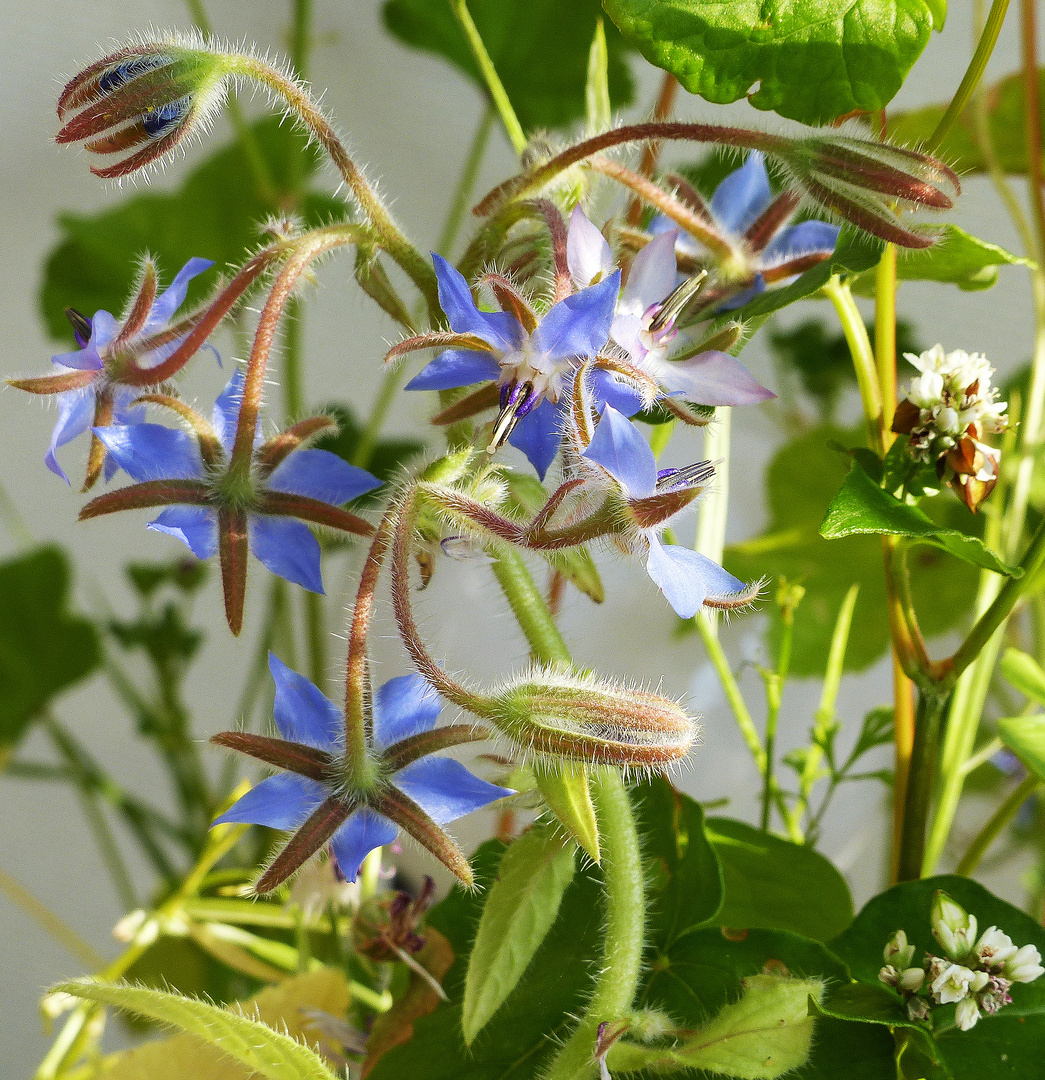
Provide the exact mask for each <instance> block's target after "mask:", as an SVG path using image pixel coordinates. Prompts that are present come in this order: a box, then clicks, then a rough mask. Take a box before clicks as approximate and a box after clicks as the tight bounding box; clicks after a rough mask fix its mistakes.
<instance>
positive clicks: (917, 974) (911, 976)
mask: <svg viewBox="0 0 1045 1080" xmlns="http://www.w3.org/2000/svg"><path fill="white" fill-rule="evenodd" d="M924 982H925V969H924V968H917V967H912V968H906V969H905V970H904V971H901V972H900V977H899V979H898V985H899V988H900V989H901V990H905V991H906V992H907V993H909V994H916V993H918V991H919V990H921V988H922V984H923V983H924Z"/></svg>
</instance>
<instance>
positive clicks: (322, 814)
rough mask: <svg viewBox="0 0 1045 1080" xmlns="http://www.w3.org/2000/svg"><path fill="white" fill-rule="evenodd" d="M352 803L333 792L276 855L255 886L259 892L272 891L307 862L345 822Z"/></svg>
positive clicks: (350, 811)
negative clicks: (335, 795)
mask: <svg viewBox="0 0 1045 1080" xmlns="http://www.w3.org/2000/svg"><path fill="white" fill-rule="evenodd" d="M351 813H352V807H351V806H346V805H345V804H344V803H343V802H341V800H340V799H336V798H334V797H333V796H331V797H330V798H329V799H327V800H325V801H324V802H323V803H321V804H320V806H319V808H318V809H317V810H316V811H315V812H314V813H313V814H312V816H311V817H310V818H309V819H308V821H306V822H305V824H304V825H302V826H301V828H300V829H298V830H297V832H295V833H294V835H293V836H292V837H291V838H290V842H289V843H288V844H287V846H286V847H285V848H284V849H283V850H282V851H281V852H280V853H279V854H278V855H277V856H276V858H275V860H274V861H273V863H272V865H271V866H270V867H269V868H268V869H267V870H266V871H265V873H264V874H262V875H261V879H260V880H259V881H258V883H257V885H255V886H254V889H255V891H256V892H259V893H267V892H271V891H272V890H273V889H274V888H275V887H276V886H277V885H281V884H282V883H283V882H284V881H286V880H287V878H288V877H290V875H291V874H293V873H294V871H295V870H297V869H298V868H299V867H300V866H303V865H304V864H305V863H306V862H307V861H308V860H309V859H310V858H312V856H313V855H315V853H316V852H317V851H319V849H320V848H321V847H322V846H323V845H324V844H325V843H326V842H327V841H328V840H329V839H330V838H331V837H332V836H333V835H334V833H335V832H337V830H338V829H339V828H340V827H341V826H342V825H343V824H344V823H345V820H346V819H347V817H348V815H349V814H351Z"/></svg>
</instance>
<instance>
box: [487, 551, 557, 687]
mask: <svg viewBox="0 0 1045 1080" xmlns="http://www.w3.org/2000/svg"><path fill="white" fill-rule="evenodd" d="M493 572H494V576H495V577H496V578H497V581H498V583H499V584H500V586H501V589H502V591H503V592H504V595H505V597H506V598H507V600H508V604H509V606H510V607H511V609H512V614H513V615H514V616H515V619H516V622H518V624H519V628H520V629H521V630H522V632H523V634H524V635H525V637H526V640H527V642H528V643H529V646H530V651H531V653H532V654H533V657H534V659H535V660H538V661H540V662H541V663H545V664H549V663H551V664H563V665H566V666H570V665H571V663H572V661H571V658H570V651H569V649H568V648H567V647H566V642H565V641H564V640H563V637H562V634H560V633H559V628H558V627H557V626H556V625H555V620H554V619H553V618H552V614H551V612H550V611H549V610H548V604H547V602H546V601H545V599H544V596H543V595H542V594H541V590H540V589H539V588H538V587H537V584H536V582H535V581H534V580H533V575H532V574H531V573H530V571H529V568H528V567H527V566H526V563H525V562H524V561H523V559H522V556H521V555H519V554H518V553H517V552H515V551H511V550H508V549H506V550H504V551H500V552H499V553H498V554H497V557H496V558H495V559H494V561H493Z"/></svg>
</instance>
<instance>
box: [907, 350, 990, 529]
mask: <svg viewBox="0 0 1045 1080" xmlns="http://www.w3.org/2000/svg"><path fill="white" fill-rule="evenodd" d="M905 356H906V358H907V359H908V360H909V361H910V362H911V363H912V364H913V365H914V366H915V367H916V368H917V369H918V371H919V372H920V374H919V375H917V376H915V377H914V378H913V379H912V380H911V388H910V391H909V393H908V395H907V397H906V398H905V399H904V400H903V401H901V402H900V404H899V405H898V406H897V409H896V413H895V415H894V417H893V425H892V429H893V431H895V432H897V433H898V434H902V435H907V436H908V453H909V454H910V456H911V457H912V458H913V459H914V460H915V461H920V462H924V463H926V464H930V465H935V466H936V471H937V475H938V476H939V477H940V479H941V480H946V481H947V482H948V483H949V484H950V485H951V487H953V488H954V490H955V491H956V492H957V493H958V495H959V496H960V497H961V498H962V500H963V501H964V502H965V504H966V505H967V506H968V507H969V509H970V510H973V511H975V510H976V509H977V507H978V506H979V505H980V503H982V502H983V500H984V499H986V498H987V496H988V495H990V493H991V491H992V490H993V489H994V485H995V484H996V483H997V480H998V463H999V457H1000V455H999V453H998V451H997V450H995V449H994V448H993V447H991V446H988V445H987V444H986V443H984V442H983V441H982V440H983V438H984V437H985V436H986V435H998V434H1001V433H1002V432H1003V431H1005V429H1006V428H1007V427H1008V423H1009V418H1008V416H1007V415H1006V411H1005V410H1006V407H1007V406H1006V403H1005V402H1004V401H998V400H997V395H998V391H997V389H996V388H995V387H993V386H991V377H992V376H993V375H994V368H992V367H991V366H990V364H989V363H988V362H987V359H986V357H985V356H983V355H982V353H971V354H970V353H967V352H965V351H964V350H963V349H956V350H954V351H953V352H949V353H945V352H944V351H943V346H942V345H939V344H937V345H934V346H933V347H932V348H931V349H929V350H928V351H927V352H923V353H922V354H921V355H920V356H915V355H914V354H913V353H905Z"/></svg>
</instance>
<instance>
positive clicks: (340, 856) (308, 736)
mask: <svg viewBox="0 0 1045 1080" xmlns="http://www.w3.org/2000/svg"><path fill="white" fill-rule="evenodd" d="M269 670H270V671H271V673H272V678H273V681H274V682H275V684H276V695H275V704H274V713H273V715H274V718H275V721H276V726H277V728H278V729H279V733H280V736H281V738H279V739H273V738H268V737H266V736H262V735H254V734H251V733H249V732H235V731H227V732H223V733H222V734H220V735H216V736H214V739H213V740H212V741H214V742H216V743H218V744H219V745H221V746H225V747H229V748H231V749H234V750H239V751H241V752H242V753H246V754H249V755H251V756H252V757H255V758H258V759H260V760H262V761H265V762H267V763H269V764H271V765H275V766H277V767H278V768H280V769H281V770H283V771H281V772H278V773H276V774H275V775H274V776H270V777H268V778H267V779H265V780H262V781H261V783H260V784H258V785H257V786H256V787H254V788H252V789H251V790H250V791H248V792H247V794H246V795H244V796H243V797H242V798H241V799H239V800H238V801H237V802H236V803H235V804H234V805H233V806H232V807H230V809H229V810H227V811H226V812H225V813H224V814H222V815H221V816H220V817H218V818H217V819H215V821H214V824H215V825H219V824H222V823H223V822H240V823H248V824H252V825H266V826H268V827H269V828H271V829H282V830H287V831H291V830H293V831H294V835H293V836H292V837H291V839H290V840H289V841H288V843H287V844H286V846H285V847H284V848H283V850H282V851H281V852H280V854H279V855H277V856H276V858H275V860H274V861H273V862H272V863H271V865H270V866H269V867H268V869H267V870H266V871H265V873H264V874H263V875H262V876H261V878H260V880H259V881H258V883H257V885H256V886H255V888H256V890H257V892H259V893H264V892H269V891H270V890H272V889H274V888H275V887H276V886H277V885H279V884H280V883H281V882H282V881H285V880H286V879H287V878H288V877H289V876H290V875H291V874H293V873H294V872H295V871H296V870H297V869H298V868H299V867H300V866H302V865H303V864H304V863H305V862H306V861H307V860H308V859H309V858H310V857H311V856H312V855H314V854H315V853H316V852H317V851H319V850H320V849H321V848H323V847H325V846H326V845H327V844H329V845H330V848H331V851H332V854H333V856H334V858H335V859H336V860H337V865H338V869H339V870H340V871H341V873H342V874H343V875H344V876H345V877H346V878H347V879H348V880H349V881H355V879H356V875H357V874H358V873H359V868H360V866H361V865H362V862H363V860H364V859H365V858H366V856H367V855H368V854H369V853H370V852H371V851H373V850H374V849H375V848H378V847H382V846H383V845H385V844H390V843H392V841H393V840H395V838H396V836H397V835H398V833H399V829H400V828H403V829H405V830H406V831H407V832H408V833H410V834H411V835H412V836H413V837H414V838H415V839H416V840H418V841H419V842H420V843H421V844H423V845H424V846H425V847H427V848H428V849H429V851H431V852H432V853H433V854H434V855H436V857H437V858H439V859H441V860H442V861H443V862H444V863H445V864H446V865H447V866H448V867H449V869H450V870H452V871H453V872H454V873H455V874H457V875H458V877H460V878H462V879H463V880H464V881H465V882H466V883H468V884H470V883H471V870H470V868H469V866H468V860H467V859H466V858H465V856H464V855H463V854H462V852H461V851H460V849H459V848H458V847H457V845H456V844H455V843H454V841H453V840H452V839H451V838H450V837H449V836H448V835H447V834H446V832H444V830H443V829H442V828H441V826H443V825H446V824H448V823H449V822H451V821H455V820H457V818H459V817H463V816H464V815H465V814H469V813H471V812H472V811H473V810H479V809H481V808H482V807H484V806H487V805H489V804H490V803H492V802H495V801H496V800H498V799H503V798H504V797H505V796H507V795H512V794H514V792H513V791H511V790H510V789H508V788H503V787H498V786H497V785H495V784H490V783H487V782H486V781H485V780H481V779H479V778H478V777H477V776H473V775H472V773H470V772H469V771H468V770H467V769H466V768H465V767H464V765H462V764H461V763H460V762H459V761H455V760H454V759H452V758H448V757H443V756H440V755H438V754H436V753H434V752H433V751H435V750H439V749H445V748H446V747H447V746H452V745H454V744H455V742H461V741H466V740H467V738H469V737H472V736H471V729H470V728H468V727H464V726H461V725H458V726H456V727H455V728H444V729H441V730H438V731H437V730H434V729H435V723H436V720H437V719H438V717H439V713H440V711H441V710H442V700H441V699H440V697H439V695H438V694H436V693H435V691H433V690H432V689H431V688H430V687H429V686H428V684H427V683H426V682H425V681H424V679H422V678H421V676H420V675H416V674H413V675H403V676H401V677H399V678H396V679H390V680H389V681H388V682H386V683H385V684H384V685H383V686H381V687H380V688H379V689H378V690H377V691H376V693H375V694H374V695H373V702H372V707H371V716H370V723H369V724H368V731H369V734H368V739H367V762H366V763H365V764H366V765H367V769H366V770H363V772H365V774H366V776H367V777H368V779H367V781H366V782H365V783H361V782H359V781H358V780H356V779H354V778H355V777H358V776H359V775H361V770H360V769H359V765H360V763H359V762H348V761H347V760H346V751H345V734H344V726H345V722H344V716H343V714H342V712H341V710H340V709H339V708H338V707H337V706H336V705H334V703H333V702H332V701H330V700H329V698H327V697H326V695H324V694H323V693H322V692H321V691H320V690H319V689H318V688H317V687H316V686H314V685H313V684H312V683H311V682H309V681H308V679H306V678H305V677H304V676H302V675H299V674H297V673H296V672H294V671H292V670H291V669H290V668H288V667H287V666H286V665H285V664H283V663H282V662H281V661H280V660H278V659H277V658H276V657H275V656H271V655H270V657H269Z"/></svg>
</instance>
